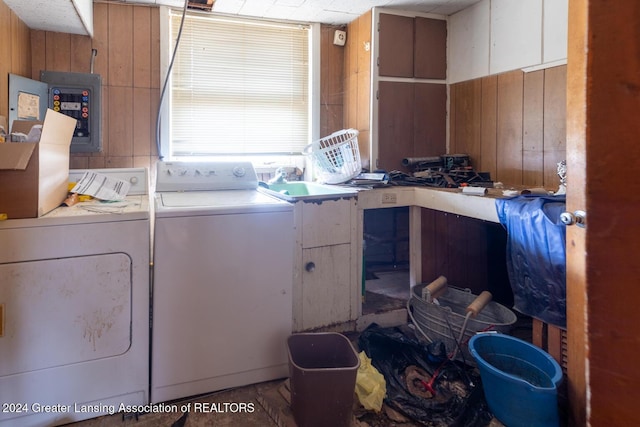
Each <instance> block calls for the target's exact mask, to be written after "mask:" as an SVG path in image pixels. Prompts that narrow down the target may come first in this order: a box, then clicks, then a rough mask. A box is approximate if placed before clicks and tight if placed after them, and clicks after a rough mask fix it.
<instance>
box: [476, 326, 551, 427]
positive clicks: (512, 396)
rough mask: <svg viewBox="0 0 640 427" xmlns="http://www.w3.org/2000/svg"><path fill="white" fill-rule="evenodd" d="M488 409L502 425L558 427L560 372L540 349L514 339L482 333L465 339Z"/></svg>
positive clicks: (512, 426)
mask: <svg viewBox="0 0 640 427" xmlns="http://www.w3.org/2000/svg"><path fill="white" fill-rule="evenodd" d="M469 351H470V352H471V355H472V356H473V357H474V359H475V360H476V362H477V364H478V369H479V370H480V377H481V378H482V387H483V389H484V394H485V397H486V399H487V404H488V405H489V409H490V410H491V412H493V415H495V417H496V418H497V419H498V420H500V421H501V422H502V423H503V424H505V425H507V426H509V427H517V426H531V427H534V426H558V425H559V423H560V419H559V416H558V386H559V385H560V382H561V381H562V369H561V368H560V365H559V364H558V362H556V361H555V359H553V357H551V356H550V355H549V354H548V353H546V352H545V351H543V350H542V349H540V348H538V347H536V346H534V345H532V344H530V343H528V342H526V341H523V340H521V339H518V338H514V337H511V336H509V335H503V334H491V333H484V334H478V335H474V336H473V337H472V338H471V340H469Z"/></svg>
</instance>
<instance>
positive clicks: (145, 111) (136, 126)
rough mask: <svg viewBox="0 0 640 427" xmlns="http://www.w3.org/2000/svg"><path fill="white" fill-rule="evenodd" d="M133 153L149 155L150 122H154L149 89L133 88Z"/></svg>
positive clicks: (150, 139) (135, 154)
mask: <svg viewBox="0 0 640 427" xmlns="http://www.w3.org/2000/svg"><path fill="white" fill-rule="evenodd" d="M132 108H133V124H132V126H133V128H132V132H133V155H134V156H147V157H148V156H150V155H151V141H152V133H151V126H149V124H150V123H154V122H155V116H154V115H153V114H152V113H153V112H152V109H151V89H150V88H146V87H135V88H133V99H132ZM154 134H155V133H154Z"/></svg>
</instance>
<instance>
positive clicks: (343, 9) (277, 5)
mask: <svg viewBox="0 0 640 427" xmlns="http://www.w3.org/2000/svg"><path fill="white" fill-rule="evenodd" d="M125 1H127V0H125ZM479 1H480V0H216V1H215V3H214V5H213V12H219V13H229V14H233V15H243V16H252V17H260V18H269V19H285V20H293V21H302V22H321V23H324V24H335V25H338V24H347V23H349V22H351V21H353V20H354V19H356V18H357V17H358V16H360V15H362V14H363V13H365V12H366V11H368V10H370V9H371V8H372V7H374V6H380V7H387V8H392V9H400V10H407V11H414V12H422V13H435V14H438V15H451V14H453V13H455V12H458V11H460V10H462V9H465V8H467V7H469V6H471V5H473V4H475V3H478V2H479ZM127 2H129V3H147V4H165V5H171V6H177V7H180V6H184V2H183V0H132V1H127Z"/></svg>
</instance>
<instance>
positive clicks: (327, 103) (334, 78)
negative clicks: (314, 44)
mask: <svg viewBox="0 0 640 427" xmlns="http://www.w3.org/2000/svg"><path fill="white" fill-rule="evenodd" d="M336 30H342V31H344V30H345V28H344V27H335V26H329V25H323V26H322V27H321V37H322V39H321V52H320V56H321V58H320V136H321V137H324V136H327V135H330V134H331V133H333V132H335V131H338V130H340V129H343V128H344V127H345V126H344V111H343V108H342V105H343V98H344V86H345V79H344V71H345V62H344V61H345V56H344V53H345V48H344V47H343V46H336V45H334V44H333V35H334V32H335V31H336Z"/></svg>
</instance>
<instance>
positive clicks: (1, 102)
mask: <svg viewBox="0 0 640 427" xmlns="http://www.w3.org/2000/svg"><path fill="white" fill-rule="evenodd" d="M0 28H1V29H2V36H0V116H5V117H7V118H8V116H9V74H17V75H20V76H26V77H28V76H29V75H30V74H31V41H30V38H29V27H27V26H26V25H25V23H24V22H22V21H21V20H20V18H18V16H17V15H16V14H15V13H13V11H12V10H11V9H9V6H7V5H6V4H4V2H2V1H0ZM6 131H7V132H8V131H9V129H6Z"/></svg>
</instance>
